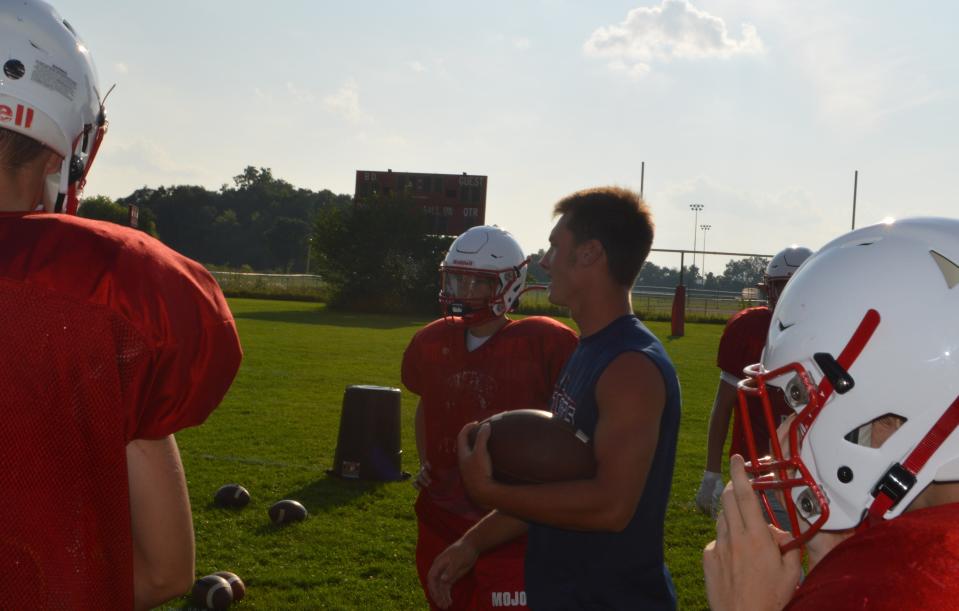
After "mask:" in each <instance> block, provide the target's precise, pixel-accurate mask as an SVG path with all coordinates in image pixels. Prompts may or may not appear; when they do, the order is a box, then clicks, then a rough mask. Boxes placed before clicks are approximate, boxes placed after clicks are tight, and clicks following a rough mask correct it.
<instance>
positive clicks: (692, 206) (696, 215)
mask: <svg viewBox="0 0 959 611" xmlns="http://www.w3.org/2000/svg"><path fill="white" fill-rule="evenodd" d="M689 209H690V210H692V211H693V265H696V225H698V224H699V211H700V210H702V209H703V205H702V204H689Z"/></svg>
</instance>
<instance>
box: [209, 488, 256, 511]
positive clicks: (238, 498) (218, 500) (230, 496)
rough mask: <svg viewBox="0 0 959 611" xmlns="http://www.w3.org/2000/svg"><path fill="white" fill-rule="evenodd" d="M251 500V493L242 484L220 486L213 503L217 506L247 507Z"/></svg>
mask: <svg viewBox="0 0 959 611" xmlns="http://www.w3.org/2000/svg"><path fill="white" fill-rule="evenodd" d="M249 502H250V493H249V492H248V491H247V489H246V488H244V487H243V486H241V485H240V484H227V485H225V486H220V488H219V489H218V490H217V491H216V494H214V495H213V504H214V505H216V506H217V507H233V508H236V509H239V508H240V507H246V505H247V503H249Z"/></svg>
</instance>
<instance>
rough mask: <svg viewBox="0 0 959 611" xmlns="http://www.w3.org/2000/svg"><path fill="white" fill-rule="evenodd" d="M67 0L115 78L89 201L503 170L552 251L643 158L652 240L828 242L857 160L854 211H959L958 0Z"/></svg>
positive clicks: (73, 18) (846, 215) (711, 263)
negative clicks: (262, 175)
mask: <svg viewBox="0 0 959 611" xmlns="http://www.w3.org/2000/svg"><path fill="white" fill-rule="evenodd" d="M54 4H55V6H56V7H57V8H58V10H59V11H60V13H61V14H62V15H63V16H64V17H65V18H66V19H67V20H68V21H70V22H71V23H72V24H73V25H74V27H75V28H76V30H77V31H78V32H79V33H80V35H81V37H83V38H84V40H85V41H86V43H87V46H88V47H89V48H90V49H91V51H92V53H93V57H94V59H95V61H96V63H97V66H98V68H99V72H100V82H101V86H102V88H103V89H107V88H109V86H110V85H111V84H113V83H116V89H115V91H114V92H113V93H112V94H111V96H110V98H109V99H108V102H107V113H108V118H109V120H110V131H109V134H108V135H107V139H106V140H105V141H104V145H103V149H101V153H100V156H99V157H98V159H97V162H96V164H95V165H94V168H93V170H92V172H91V175H90V179H89V181H88V184H87V190H86V195H88V196H90V195H96V194H102V195H108V196H111V197H123V196H125V195H128V194H130V193H131V192H132V191H133V190H135V189H137V188H139V187H142V186H149V187H158V186H161V185H165V186H170V185H180V184H191V185H202V186H205V187H207V188H210V189H218V188H219V187H220V186H221V185H223V184H225V183H230V182H231V181H232V177H233V176H235V175H237V174H239V173H240V172H241V171H242V170H243V168H245V167H246V166H248V165H253V166H257V167H268V168H271V169H272V171H273V174H274V176H276V177H278V178H282V179H284V180H287V181H289V182H290V183H292V184H294V185H295V186H297V187H303V188H308V189H313V190H320V189H330V190H332V191H334V192H337V193H350V194H352V192H353V185H354V177H355V174H354V173H355V171H356V170H386V169H387V168H390V169H393V170H394V171H403V172H438V173H451V174H459V173H462V172H467V173H469V174H483V175H486V176H488V177H489V179H488V191H487V207H486V222H487V223H489V224H494V223H495V224H498V225H500V226H501V227H504V228H505V229H507V230H509V231H510V232H512V233H513V234H514V235H515V236H516V237H517V238H518V240H519V241H520V243H521V244H522V245H523V247H524V248H525V249H526V250H528V251H532V252H535V251H536V250H538V249H539V248H545V247H546V246H547V236H548V235H549V230H550V228H551V225H552V223H553V218H552V206H553V204H554V203H555V202H556V201H557V200H558V199H560V198H562V197H563V196H565V195H567V194H569V193H571V192H573V191H576V190H578V189H582V188H586V187H594V186H600V185H608V184H614V185H620V186H625V187H630V188H633V189H636V190H639V189H640V187H641V184H640V182H641V164H642V163H643V162H645V180H644V181H643V184H642V187H643V192H644V195H645V198H646V200H647V201H648V202H649V204H650V207H651V209H652V211H653V214H654V216H655V220H656V227H657V228H656V238H655V243H654V245H653V246H654V248H663V249H692V248H693V243H694V239H695V241H696V246H697V248H698V249H700V250H702V249H703V237H704V235H705V241H706V249H707V250H709V251H723V252H736V253H760V254H773V253H775V252H777V251H779V250H780V249H782V248H784V247H785V246H788V245H790V244H799V245H804V246H808V247H810V248H812V249H814V250H815V249H817V248H819V247H820V246H822V245H823V244H825V243H826V242H827V241H829V240H830V239H831V238H833V237H835V236H837V235H840V234H841V233H843V232H845V231H848V230H849V229H850V227H851V225H852V200H853V177H854V172H855V171H857V170H858V172H859V177H858V195H857V205H856V226H857V227H859V226H863V225H867V224H871V223H876V222H880V221H882V220H884V219H886V218H889V217H895V218H900V217H904V216H914V215H936V216H957V214H959V211H957V203H959V187H957V185H956V181H955V179H954V177H955V175H956V171H955V170H954V169H953V164H955V163H957V162H959V113H957V112H956V107H957V101H959V99H957V98H959V37H957V36H956V30H955V24H956V23H959V4H957V3H953V2H915V3H907V2H879V1H867V0H851V1H847V2H841V3H839V2H827V1H825V0H806V1H803V2H792V1H788V2H787V1H781V2H779V1H773V0H763V1H745V0H722V1H719V0H696V1H695V2H688V1H685V0H654V1H648V2H635V1H632V2H627V1H620V0H606V1H604V2H586V1H583V0H526V1H522V0H487V1H485V2H448V1H444V0H422V1H405V2H400V1H398V0H396V1H382V2H371V1H363V0H355V1H351V2H331V1H325V0H312V1H309V0H302V1H301V0H276V1H275V2H272V3H264V2H262V1H257V2H254V1H251V0H202V1H198V0H192V1H190V2H187V1H183V0H165V1H164V2H137V1H132V2H130V1H123V2H121V1H114V0H61V1H59V2H54ZM690 204H701V205H702V206H703V210H702V211H701V212H699V213H698V216H697V215H696V214H694V212H693V211H691V210H690ZM697 224H698V225H709V226H710V229H709V230H708V232H703V231H701V230H699V229H698V228H697V227H696V225H697ZM694 230H695V233H694ZM651 260H652V261H653V262H655V263H657V264H659V265H666V266H669V267H679V255H676V254H670V253H654V254H653V256H651ZM726 260H728V257H722V256H711V257H709V258H707V259H706V270H707V271H712V272H714V273H717V274H720V273H722V269H723V265H724V262H725V261H726ZM686 263H687V264H688V263H689V261H688V257H687V260H686Z"/></svg>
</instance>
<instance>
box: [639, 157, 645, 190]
mask: <svg viewBox="0 0 959 611" xmlns="http://www.w3.org/2000/svg"><path fill="white" fill-rule="evenodd" d="M639 167H640V170H639V196H640V197H642V196H643V184H644V183H645V182H646V162H645V161H644V162H642V165H640V166H639Z"/></svg>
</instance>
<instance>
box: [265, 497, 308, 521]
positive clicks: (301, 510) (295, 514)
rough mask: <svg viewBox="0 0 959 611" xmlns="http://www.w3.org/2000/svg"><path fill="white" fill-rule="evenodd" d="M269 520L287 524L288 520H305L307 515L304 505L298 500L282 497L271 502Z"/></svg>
mask: <svg viewBox="0 0 959 611" xmlns="http://www.w3.org/2000/svg"><path fill="white" fill-rule="evenodd" d="M269 514H270V520H272V521H273V523H274V524H289V523H290V522H299V521H300V520H305V519H306V517H307V516H308V515H309V514H308V513H307V511H306V507H304V506H303V505H302V504H300V503H299V502H298V501H294V500H291V499H283V500H282V501H277V502H275V503H273V505H272V506H271V507H270V510H269Z"/></svg>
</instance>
